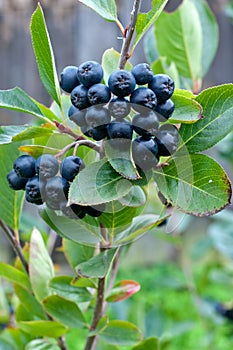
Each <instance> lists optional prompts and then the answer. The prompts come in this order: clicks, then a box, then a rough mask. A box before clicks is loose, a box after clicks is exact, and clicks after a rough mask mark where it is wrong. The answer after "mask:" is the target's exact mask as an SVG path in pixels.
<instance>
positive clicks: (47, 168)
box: [35, 154, 59, 179]
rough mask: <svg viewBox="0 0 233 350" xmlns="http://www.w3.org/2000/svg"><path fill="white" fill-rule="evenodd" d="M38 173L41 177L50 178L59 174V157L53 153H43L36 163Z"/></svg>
mask: <svg viewBox="0 0 233 350" xmlns="http://www.w3.org/2000/svg"><path fill="white" fill-rule="evenodd" d="M35 169H36V174H37V175H38V176H39V177H40V178H41V179H48V178H50V177H53V176H55V175H56V174H57V172H58V170H59V163H58V160H57V158H55V157H54V156H53V155H51V154H42V155H41V156H40V157H39V158H37V160H36V163H35Z"/></svg>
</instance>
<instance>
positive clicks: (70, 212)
mask: <svg viewBox="0 0 233 350" xmlns="http://www.w3.org/2000/svg"><path fill="white" fill-rule="evenodd" d="M59 209H60V210H61V211H62V213H63V214H64V215H65V216H67V217H68V218H69V219H83V218H84V216H85V215H86V212H85V209H84V207H82V206H81V205H78V204H71V205H70V206H67V202H66V201H63V202H61V203H60V208H59Z"/></svg>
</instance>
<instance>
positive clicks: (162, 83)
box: [148, 74, 175, 102]
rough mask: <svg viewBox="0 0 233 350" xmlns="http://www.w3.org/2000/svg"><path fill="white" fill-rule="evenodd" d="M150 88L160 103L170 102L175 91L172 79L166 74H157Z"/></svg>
mask: <svg viewBox="0 0 233 350" xmlns="http://www.w3.org/2000/svg"><path fill="white" fill-rule="evenodd" d="M148 87H149V88H150V89H151V90H153V91H154V93H155V94H156V96H157V99H158V101H159V102H161V101H166V100H168V99H169V98H170V97H171V96H172V94H173V92H174V89H175V84H174V81H173V80H172V78H170V77H169V76H168V75H166V74H156V75H154V77H153V79H152V80H151V81H150V82H149V84H148Z"/></svg>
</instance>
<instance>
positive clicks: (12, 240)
mask: <svg viewBox="0 0 233 350" xmlns="http://www.w3.org/2000/svg"><path fill="white" fill-rule="evenodd" d="M0 226H1V228H2V229H3V232H4V233H5V234H6V236H7V238H8V239H9V241H10V243H11V245H12V247H13V249H14V251H15V253H16V255H17V256H18V257H19V259H20V261H21V263H22V265H23V267H24V268H25V270H26V272H27V273H28V271H29V268H28V263H27V261H26V259H25V257H24V255H23V252H22V248H21V245H20V242H19V241H18V240H17V239H16V238H15V236H14V235H13V233H12V231H11V230H10V229H9V227H8V226H7V225H6V224H5V223H4V222H3V221H2V220H1V219H0Z"/></svg>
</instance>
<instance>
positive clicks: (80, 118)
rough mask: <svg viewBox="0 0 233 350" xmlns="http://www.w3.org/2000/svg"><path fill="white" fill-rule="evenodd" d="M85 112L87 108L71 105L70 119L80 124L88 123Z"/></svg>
mask: <svg viewBox="0 0 233 350" xmlns="http://www.w3.org/2000/svg"><path fill="white" fill-rule="evenodd" d="M85 114H86V112H85V110H83V109H82V110H81V109H78V108H76V107H75V106H74V105H71V106H70V108H69V110H68V117H69V119H70V120H72V122H74V123H75V124H77V125H78V126H84V125H85V124H86V119H85Z"/></svg>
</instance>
